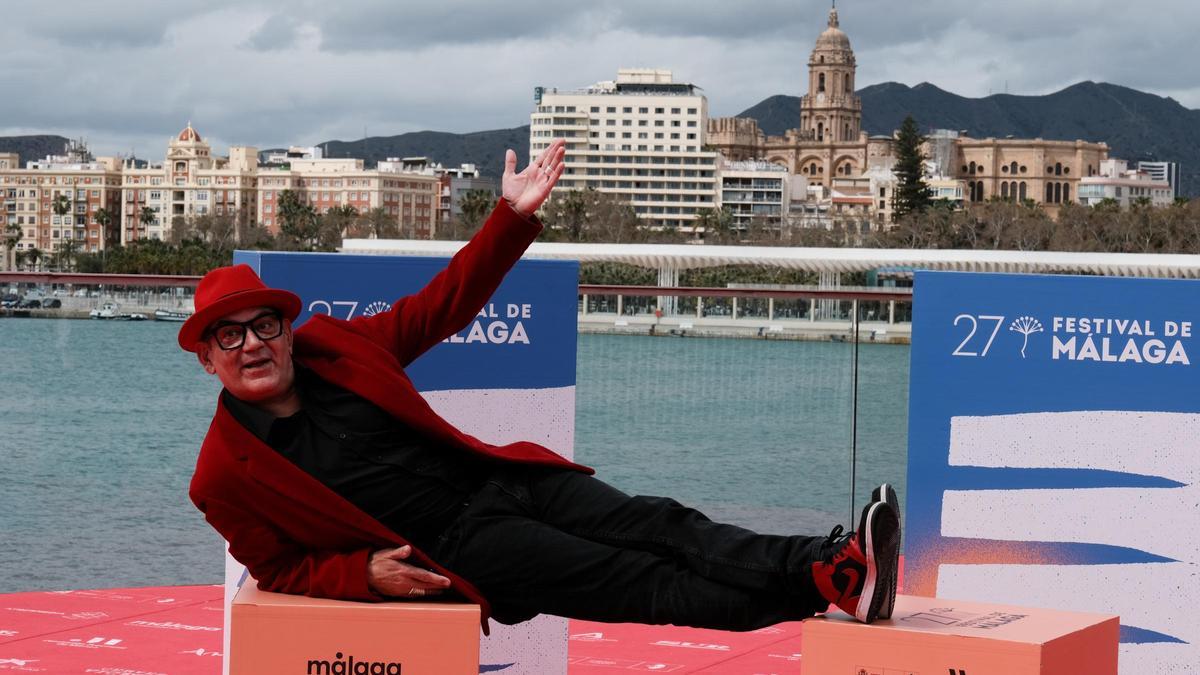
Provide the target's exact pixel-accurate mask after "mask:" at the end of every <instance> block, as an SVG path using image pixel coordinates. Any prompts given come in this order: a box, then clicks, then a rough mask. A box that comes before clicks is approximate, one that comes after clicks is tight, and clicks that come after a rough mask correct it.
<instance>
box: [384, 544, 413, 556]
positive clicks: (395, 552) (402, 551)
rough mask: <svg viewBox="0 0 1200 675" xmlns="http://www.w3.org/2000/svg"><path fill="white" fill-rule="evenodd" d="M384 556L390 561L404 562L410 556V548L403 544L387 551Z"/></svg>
mask: <svg viewBox="0 0 1200 675" xmlns="http://www.w3.org/2000/svg"><path fill="white" fill-rule="evenodd" d="M384 555H385V556H386V557H388V558H391V559H392V560H404V559H405V558H407V557H408V556H410V555H412V546H409V545H407V544H405V545H404V546H401V547H399V548H394V549H392V550H390V551H388V552H387V553H385V554H384Z"/></svg>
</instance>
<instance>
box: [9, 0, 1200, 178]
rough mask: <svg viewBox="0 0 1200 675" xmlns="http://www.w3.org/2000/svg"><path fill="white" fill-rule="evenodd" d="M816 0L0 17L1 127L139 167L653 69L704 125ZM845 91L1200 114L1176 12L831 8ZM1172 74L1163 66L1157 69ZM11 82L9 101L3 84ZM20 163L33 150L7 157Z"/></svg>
mask: <svg viewBox="0 0 1200 675" xmlns="http://www.w3.org/2000/svg"><path fill="white" fill-rule="evenodd" d="M828 9H829V3H828V2H825V1H822V0H802V1H796V0H793V1H791V2H784V1H782V0H764V1H763V2H760V3H755V5H754V7H753V9H752V10H751V11H747V10H746V8H745V7H744V6H740V5H738V4H737V3H706V2H700V3H693V2H689V3H684V2H674V1H669V2H658V3H654V4H653V5H646V4H645V3H643V4H640V5H637V4H634V3H630V2H592V3H587V4H584V3H570V2H567V3H556V4H555V5H553V6H550V7H547V6H544V5H543V4H541V3H533V2H528V1H514V2H509V3H506V4H505V5H503V6H502V7H501V6H493V4H490V3H471V2H458V3H443V4H441V5H436V6H432V5H410V3H389V2H382V1H380V2H373V1H368V2H357V3H352V4H350V5H349V6H343V5H339V6H338V7H336V8H335V9H331V8H328V7H325V6H324V5H321V4H319V3H315V2H308V1H307V0H305V1H302V2H294V3H282V2H276V1H274V0H259V1H257V2H249V3H233V2H226V1H225V0H215V1H214V2H210V3H206V4H205V5H204V6H203V7H190V6H188V7H184V6H175V5H173V4H164V3H156V2H148V1H145V0H127V1H123V2H101V3H95V4H88V5H84V4H78V5H76V4H73V3H57V4H55V5H53V6H49V7H42V6H35V5H32V4H28V3H22V4H19V5H13V6H11V7H9V8H6V9H5V10H4V17H5V21H4V22H3V24H4V25H3V27H0V39H3V40H4V44H6V45H7V48H6V49H5V54H6V56H7V58H6V61H7V63H8V66H9V67H8V68H6V69H3V70H2V71H0V81H3V82H4V83H5V85H6V86H5V87H4V90H5V91H6V92H7V95H6V96H5V97H3V99H0V135H5V136H7V135H21V134H27V133H50V134H55V133H57V134H61V135H64V136H68V137H84V138H86V139H87V140H88V141H89V144H90V145H91V147H92V149H93V151H94V152H96V153H97V154H127V153H129V152H130V150H136V151H137V153H138V155H139V156H143V157H146V156H149V157H151V158H154V157H155V156H156V155H157V153H158V152H160V151H161V150H160V149H161V148H162V147H163V145H164V143H165V140H166V138H167V137H169V136H172V135H174V134H176V133H177V132H178V129H179V128H180V127H181V126H182V125H184V124H186V123H187V122H188V121H189V120H190V121H191V122H192V123H193V124H194V125H195V126H196V128H197V129H198V130H200V131H201V132H202V133H204V134H205V135H206V138H208V139H210V140H211V141H212V142H213V146H214V151H216V152H224V150H225V148H226V147H227V146H228V145H231V144H232V145H239V144H251V145H256V146H258V147H277V146H284V145H289V144H302V145H308V144H315V143H319V142H323V141H327V140H334V139H341V140H354V139H358V138H361V137H363V136H364V135H369V136H391V135H395V134H401V133H405V132H410V131H420V130H426V129H428V130H435V131H448V132H456V133H463V132H469V131H482V130H488V129H497V128H508V127H517V126H522V125H524V124H527V123H528V119H529V117H528V116H529V112H530V110H531V109H532V108H533V96H532V94H533V88H534V87H535V86H546V87H559V88H566V89H571V88H578V87H584V86H587V85H590V84H592V83H594V82H597V81H600V80H605V79H611V78H612V73H614V72H615V71H616V69H617V68H619V67H658V68H669V69H671V70H673V71H674V72H675V74H676V78H677V80H680V81H689V82H693V83H695V84H696V85H698V86H700V87H702V88H703V90H704V93H705V94H706V95H707V97H708V99H709V109H710V113H711V114H712V115H713V116H724V115H734V114H737V113H739V112H740V111H742V110H744V109H745V108H748V107H750V106H752V105H754V104H756V103H758V102H759V101H761V100H762V99H763V98H766V97H767V96H771V95H774V94H790V95H799V94H800V93H802V91H803V90H804V89H805V77H806V69H805V61H806V59H807V56H808V52H809V50H810V48H811V45H812V41H813V39H814V38H815V37H816V35H817V34H819V33H820V31H821V29H822V28H823V27H824V24H825V17H826V14H827V12H828ZM838 9H839V12H840V13H841V17H842V24H843V26H844V27H846V29H847V30H848V32H849V33H850V35H851V39H852V40H853V45H854V49H855V51H856V52H857V53H858V56H859V63H860V70H859V76H858V87H859V88H862V87H864V86H869V85H871V84H876V83H879V82H885V81H899V82H902V83H904V84H908V85H915V84H917V83H919V82H923V81H927V82H931V83H933V84H935V85H937V86H939V87H941V88H943V89H947V90H949V91H953V92H954V93H957V94H961V95H964V96H972V97H978V96H986V95H988V94H989V93H1002V92H1004V91H1005V89H1007V91H1008V92H1009V93H1013V94H1029V95H1036V94H1044V93H1048V92H1051V91H1056V90H1058V89H1060V88H1062V87H1065V86H1069V85H1070V84H1073V83H1075V82H1078V81H1081V80H1088V79H1091V80H1097V81H1107V82H1112V83H1114V84H1120V85H1124V86H1129V87H1133V88H1136V89H1140V90H1143V91H1148V92H1151V93H1155V94H1158V95H1163V96H1172V97H1174V98H1175V99H1176V100H1179V101H1180V102H1181V103H1182V104H1184V105H1185V106H1187V107H1189V108H1200V76H1198V75H1195V74H1193V73H1191V72H1188V71H1186V70H1185V69H1177V68H1172V67H1171V66H1172V65H1173V64H1177V63H1186V62H1188V61H1189V57H1190V56H1192V55H1198V56H1200V54H1197V52H1200V47H1198V46H1196V45H1195V44H1193V42H1192V41H1191V40H1190V38H1189V36H1188V35H1187V31H1188V26H1190V25H1193V24H1194V21H1189V20H1188V17H1192V18H1200V10H1197V9H1195V8H1193V7H1192V6H1191V4H1190V3H1186V2H1168V1H1167V0H1161V1H1159V2H1148V3H1142V4H1141V5H1139V6H1138V11H1136V12H1135V11H1134V10H1132V9H1129V5H1127V4H1118V3H1115V2H1105V3H1087V4H1085V3H1082V2H1059V3H1054V6H1053V7H1043V6H1041V5H1039V4H1037V3H1034V2H1024V1H1023V0H1022V1H1014V2H1012V3H1005V4H1004V5H1003V6H999V7H996V6H969V5H964V4H963V3H953V2H949V0H944V1H936V2H924V3H921V4H920V6H915V7H909V6H904V7H903V8H902V10H901V11H897V9H896V6H895V4H894V3H886V2H884V1H883V0H851V1H847V0H843V2H842V3H840V4H839V7H838ZM1176 71H1178V72H1176ZM18 94H19V95H18ZM22 159H23V160H25V159H33V158H22Z"/></svg>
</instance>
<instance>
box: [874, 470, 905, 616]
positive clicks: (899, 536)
mask: <svg viewBox="0 0 1200 675" xmlns="http://www.w3.org/2000/svg"><path fill="white" fill-rule="evenodd" d="M871 501H873V502H883V503H884V504H887V505H888V506H891V507H892V510H894V511H895V512H896V522H897V523H898V525H897V528H896V561H895V563H893V572H892V578H891V581H890V582H889V583H888V593H887V598H886V599H885V600H884V602H883V604H882V605H881V606H880V607H879V615H878V617H877V618H880V619H890V618H892V609H893V608H895V606H896V584H897V577H898V576H899V575H900V544H901V542H902V541H903V530H904V525H903V523H900V499H899V498H897V497H896V490H894V489H893V488H892V486H891V484H890V483H884V484H882V485H880V486H879V487H877V488H875V489H874V490H872V491H871Z"/></svg>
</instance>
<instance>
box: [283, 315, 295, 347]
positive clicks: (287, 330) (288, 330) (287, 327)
mask: <svg viewBox="0 0 1200 675" xmlns="http://www.w3.org/2000/svg"><path fill="white" fill-rule="evenodd" d="M283 333H284V335H287V345H288V353H289V354H291V353H292V339H293V338H292V321H291V319H284V320H283Z"/></svg>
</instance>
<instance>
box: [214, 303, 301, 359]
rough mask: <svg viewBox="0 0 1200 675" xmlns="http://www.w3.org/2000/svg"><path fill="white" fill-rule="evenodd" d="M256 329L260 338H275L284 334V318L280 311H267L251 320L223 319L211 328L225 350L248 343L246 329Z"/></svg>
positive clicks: (218, 344) (255, 332) (265, 339)
mask: <svg viewBox="0 0 1200 675" xmlns="http://www.w3.org/2000/svg"><path fill="white" fill-rule="evenodd" d="M247 328H249V329H250V330H252V331H254V334H255V335H257V336H258V339H259V340H262V341H264V342H266V341H267V340H274V339H275V338H277V337H279V336H280V335H282V334H283V319H282V318H281V317H280V316H279V312H266V313H263V314H259V315H258V316H256V317H254V318H253V319H250V320H249V321H240V322H239V321H222V322H220V323H218V324H217V325H216V326H213V328H212V329H211V330H209V332H208V334H209V335H211V336H213V337H215V338H217V346H218V347H220V348H221V349H223V350H225V351H230V350H232V349H239V348H241V346H242V345H244V344H246V329H247Z"/></svg>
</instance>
